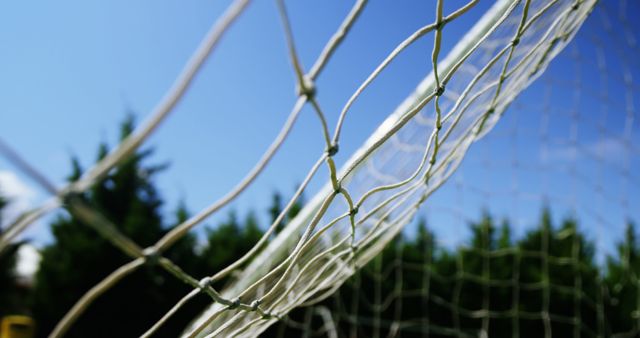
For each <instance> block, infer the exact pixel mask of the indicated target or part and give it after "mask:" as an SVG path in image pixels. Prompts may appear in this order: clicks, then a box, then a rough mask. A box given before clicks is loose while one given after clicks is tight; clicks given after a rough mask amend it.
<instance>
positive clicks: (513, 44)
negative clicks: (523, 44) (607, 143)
mask: <svg viewBox="0 0 640 338" xmlns="http://www.w3.org/2000/svg"><path fill="white" fill-rule="evenodd" d="M519 43H520V38H515V39H513V40H512V41H511V45H512V46H513V47H515V46H517V45H518V44H519Z"/></svg>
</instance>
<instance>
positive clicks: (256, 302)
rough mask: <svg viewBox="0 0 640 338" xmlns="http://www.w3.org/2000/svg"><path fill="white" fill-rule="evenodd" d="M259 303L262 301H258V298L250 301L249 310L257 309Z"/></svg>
mask: <svg viewBox="0 0 640 338" xmlns="http://www.w3.org/2000/svg"><path fill="white" fill-rule="evenodd" d="M261 303H262V301H260V299H256V300H254V301H253V302H251V311H257V310H258V306H260V304H261Z"/></svg>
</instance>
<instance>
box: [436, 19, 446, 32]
mask: <svg viewBox="0 0 640 338" xmlns="http://www.w3.org/2000/svg"><path fill="white" fill-rule="evenodd" d="M446 23H447V21H445V20H440V21H438V22H436V26H435V27H434V28H435V29H436V30H441V29H442V28H443V27H444V25H445V24H446Z"/></svg>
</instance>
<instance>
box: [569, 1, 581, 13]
mask: <svg viewBox="0 0 640 338" xmlns="http://www.w3.org/2000/svg"><path fill="white" fill-rule="evenodd" d="M580 2H581V1H576V2H574V3H573V5H572V6H571V10H574V11H575V10H577V9H578V8H580Z"/></svg>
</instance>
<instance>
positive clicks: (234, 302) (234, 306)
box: [227, 298, 240, 310]
mask: <svg viewBox="0 0 640 338" xmlns="http://www.w3.org/2000/svg"><path fill="white" fill-rule="evenodd" d="M238 306H240V298H236V299H234V300H232V301H231V303H230V304H229V305H227V308H228V309H229V310H234V309H237V308H238Z"/></svg>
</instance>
